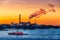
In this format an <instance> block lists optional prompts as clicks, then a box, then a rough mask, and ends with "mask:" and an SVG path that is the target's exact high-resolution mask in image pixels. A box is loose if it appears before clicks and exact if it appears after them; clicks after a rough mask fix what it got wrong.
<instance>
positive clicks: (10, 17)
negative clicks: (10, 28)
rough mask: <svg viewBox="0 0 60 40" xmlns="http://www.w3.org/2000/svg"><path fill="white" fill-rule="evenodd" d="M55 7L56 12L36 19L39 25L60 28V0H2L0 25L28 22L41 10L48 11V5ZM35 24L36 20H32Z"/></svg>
mask: <svg viewBox="0 0 60 40" xmlns="http://www.w3.org/2000/svg"><path fill="white" fill-rule="evenodd" d="M49 3H52V4H54V5H55V9H56V12H49V13H47V14H44V15H42V16H40V17H39V18H36V20H37V21H36V23H37V24H44V25H58V26H60V0H0V24H8V23H11V22H14V23H18V20H19V19H18V17H19V14H21V18H22V19H21V21H22V22H27V21H28V18H29V16H30V15H31V14H32V13H34V12H36V11H38V10H39V9H40V8H44V9H46V10H47V9H48V4H49ZM30 22H31V23H34V18H32V19H30Z"/></svg>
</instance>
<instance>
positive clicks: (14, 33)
mask: <svg viewBox="0 0 60 40" xmlns="http://www.w3.org/2000/svg"><path fill="white" fill-rule="evenodd" d="M8 35H28V34H25V33H23V32H12V33H8Z"/></svg>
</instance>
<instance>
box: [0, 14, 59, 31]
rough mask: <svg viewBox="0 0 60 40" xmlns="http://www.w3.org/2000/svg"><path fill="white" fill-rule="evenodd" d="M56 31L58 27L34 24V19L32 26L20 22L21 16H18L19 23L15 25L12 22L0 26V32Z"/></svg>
mask: <svg viewBox="0 0 60 40" xmlns="http://www.w3.org/2000/svg"><path fill="white" fill-rule="evenodd" d="M11 28H14V29H51V28H53V29H57V28H60V26H53V25H39V24H36V19H35V22H34V23H33V24H31V23H30V21H28V22H21V15H20V14H19V23H18V24H15V23H13V22H11V24H0V30H2V29H11Z"/></svg>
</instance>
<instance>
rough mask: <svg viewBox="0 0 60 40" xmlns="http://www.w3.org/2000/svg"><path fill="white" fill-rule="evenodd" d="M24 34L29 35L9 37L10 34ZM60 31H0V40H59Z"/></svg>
mask: <svg viewBox="0 0 60 40" xmlns="http://www.w3.org/2000/svg"><path fill="white" fill-rule="evenodd" d="M16 31H19V32H23V33H27V34H29V35H8V33H9V32H16ZM58 39H60V29H35V30H23V29H22V30H17V29H15V30H8V31H0V40H58Z"/></svg>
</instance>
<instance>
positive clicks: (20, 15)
mask: <svg viewBox="0 0 60 40" xmlns="http://www.w3.org/2000/svg"><path fill="white" fill-rule="evenodd" d="M20 23H21V14H19V24H20Z"/></svg>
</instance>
